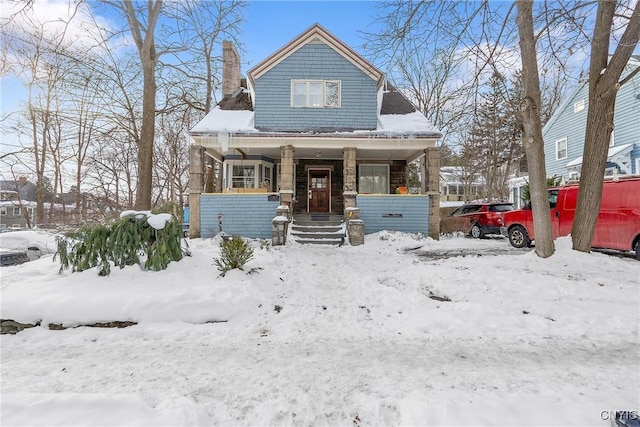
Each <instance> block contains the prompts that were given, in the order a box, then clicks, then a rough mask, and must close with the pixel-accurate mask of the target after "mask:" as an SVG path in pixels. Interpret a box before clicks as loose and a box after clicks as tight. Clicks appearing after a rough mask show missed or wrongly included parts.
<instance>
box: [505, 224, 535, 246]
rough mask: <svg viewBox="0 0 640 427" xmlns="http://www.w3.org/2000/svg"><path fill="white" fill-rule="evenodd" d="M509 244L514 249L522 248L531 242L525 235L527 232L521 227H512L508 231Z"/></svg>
mask: <svg viewBox="0 0 640 427" xmlns="http://www.w3.org/2000/svg"><path fill="white" fill-rule="evenodd" d="M509 243H511V246H513V247H514V248H524V247H525V246H529V244H531V240H530V239H529V236H528V235H527V230H525V229H524V227H522V226H521V225H514V226H513V227H511V228H510V229H509Z"/></svg>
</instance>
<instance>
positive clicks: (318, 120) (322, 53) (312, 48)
mask: <svg viewBox="0 0 640 427" xmlns="http://www.w3.org/2000/svg"><path fill="white" fill-rule="evenodd" d="M297 79H304V80H307V79H308V80H339V81H341V85H342V88H341V89H342V90H341V107H340V108H292V107H291V80H297ZM254 89H255V116H254V120H255V122H254V124H255V127H256V128H257V129H260V130H263V131H285V132H286V131H305V130H318V131H321V130H335V129H341V130H372V129H376V127H377V117H378V107H377V82H376V81H375V80H373V79H372V78H371V77H369V76H368V75H366V74H365V73H364V72H363V71H362V70H360V69H359V68H358V67H356V66H355V65H354V64H353V63H351V62H350V61H348V60H347V59H345V58H344V57H343V56H342V55H340V54H339V53H338V52H336V51H335V50H333V48H331V47H330V46H328V45H326V44H319V43H310V44H306V45H304V46H302V47H301V48H300V49H298V50H297V51H296V52H294V53H293V54H291V55H290V56H288V57H287V58H285V59H284V60H283V61H281V62H280V63H278V64H277V65H276V66H274V67H273V68H272V69H270V70H269V71H267V72H266V73H265V74H264V75H262V76H260V77H259V78H258V79H257V80H256V82H255V88H254Z"/></svg>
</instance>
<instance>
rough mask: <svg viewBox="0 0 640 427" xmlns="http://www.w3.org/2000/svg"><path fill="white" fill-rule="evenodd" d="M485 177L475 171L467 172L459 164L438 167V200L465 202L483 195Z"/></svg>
mask: <svg viewBox="0 0 640 427" xmlns="http://www.w3.org/2000/svg"><path fill="white" fill-rule="evenodd" d="M484 193H485V179H484V178H483V177H482V176H480V174H477V173H468V172H466V171H465V170H464V168H463V167H461V166H442V167H441V168H440V200H441V201H443V202H465V201H469V200H475V199H479V198H482V197H483V194H484Z"/></svg>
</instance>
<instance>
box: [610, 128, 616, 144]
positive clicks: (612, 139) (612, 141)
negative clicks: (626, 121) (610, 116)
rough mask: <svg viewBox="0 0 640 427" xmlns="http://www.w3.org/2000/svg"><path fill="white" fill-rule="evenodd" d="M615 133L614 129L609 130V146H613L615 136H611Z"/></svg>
mask: <svg viewBox="0 0 640 427" xmlns="http://www.w3.org/2000/svg"><path fill="white" fill-rule="evenodd" d="M615 133H616V131H615V130H612V131H611V139H610V140H609V147H613V146H614V145H615V142H614V139H615V138H614V137H613V136H614V135H615Z"/></svg>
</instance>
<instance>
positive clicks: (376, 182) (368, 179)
mask: <svg viewBox="0 0 640 427" xmlns="http://www.w3.org/2000/svg"><path fill="white" fill-rule="evenodd" d="M358 192H359V193H362V194H367V193H369V194H389V165H360V179H359V185H358Z"/></svg>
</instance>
